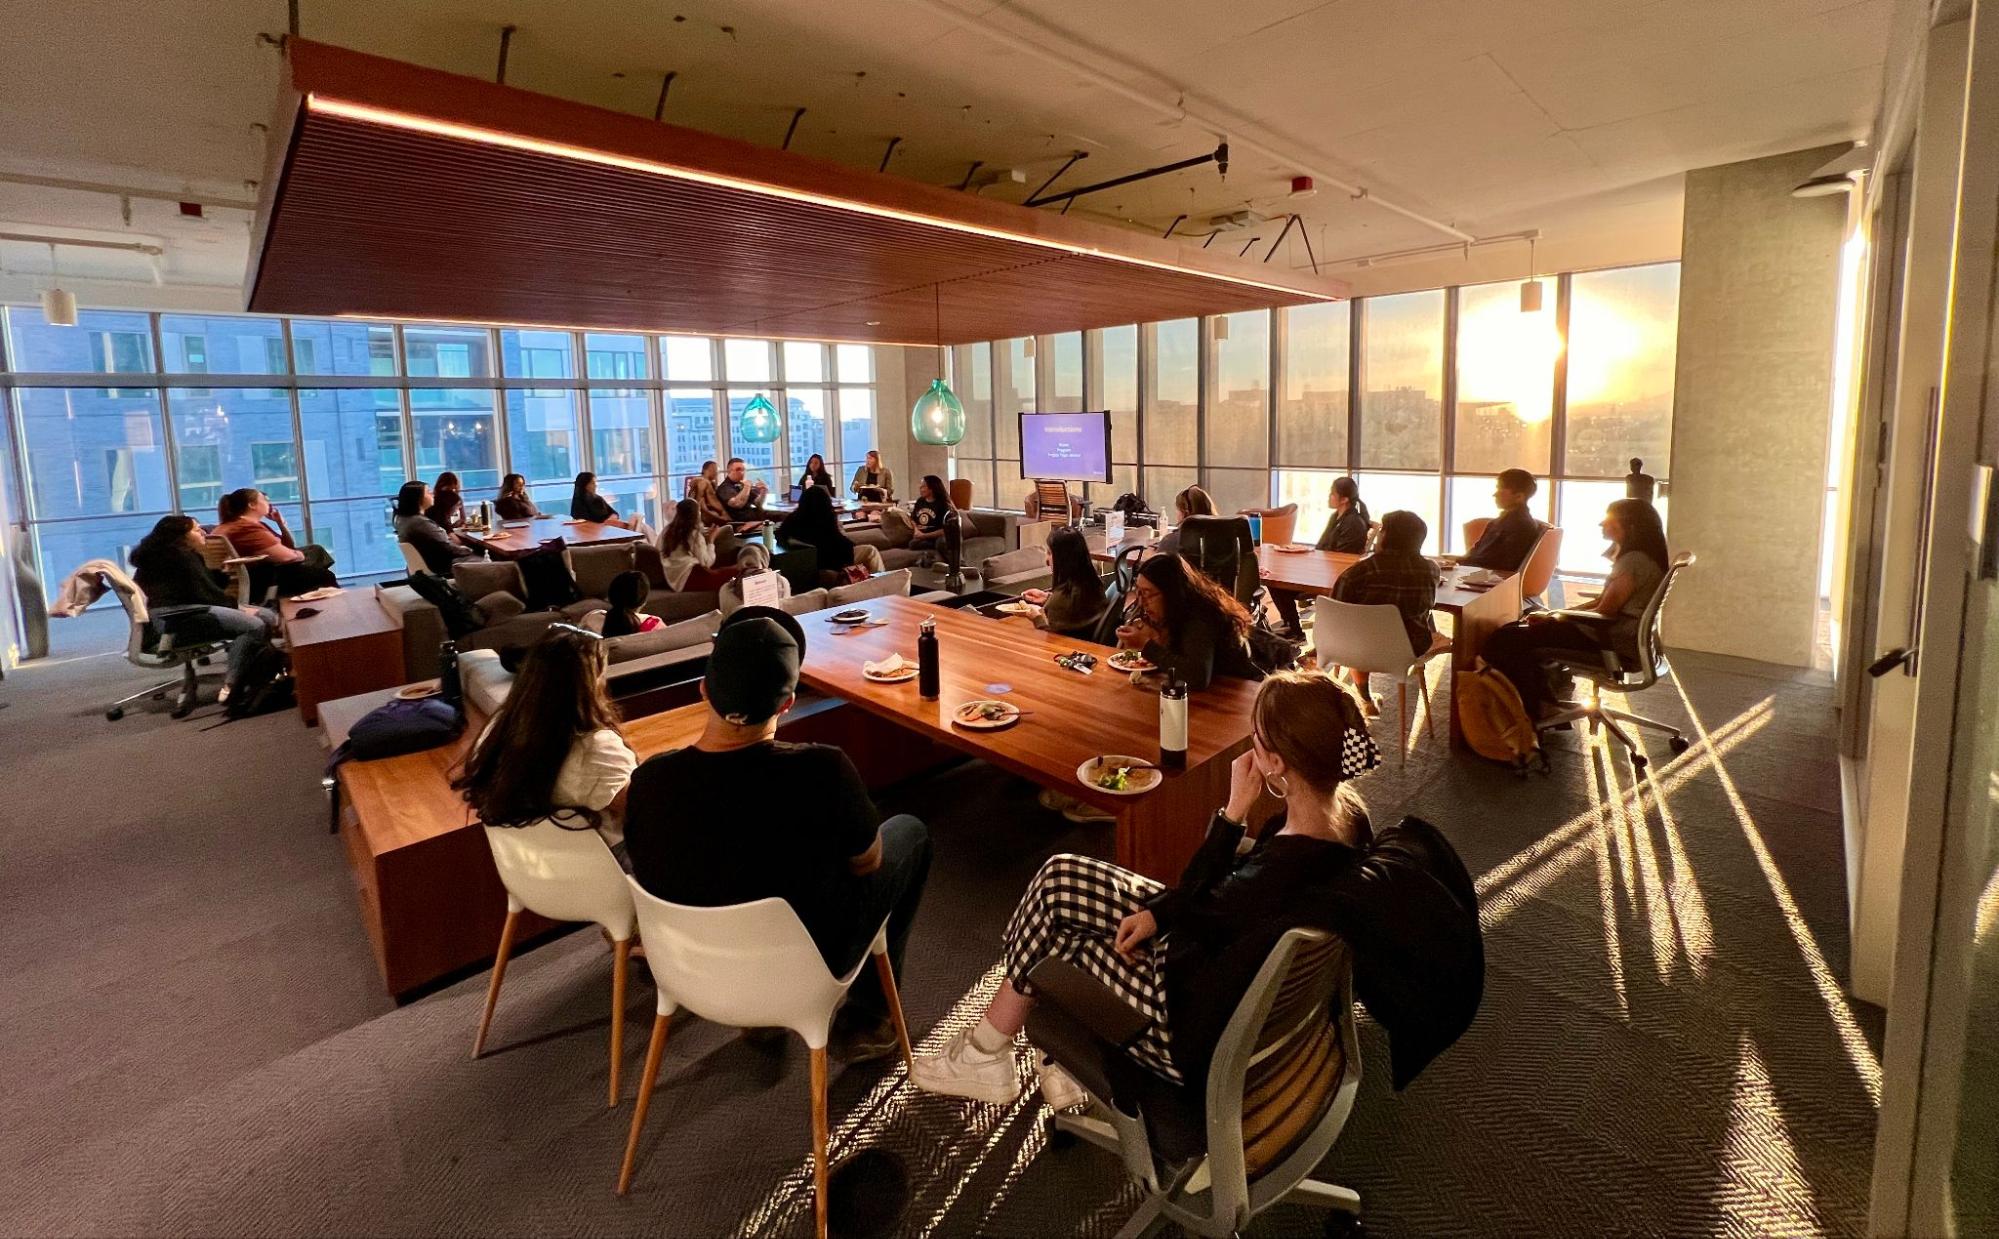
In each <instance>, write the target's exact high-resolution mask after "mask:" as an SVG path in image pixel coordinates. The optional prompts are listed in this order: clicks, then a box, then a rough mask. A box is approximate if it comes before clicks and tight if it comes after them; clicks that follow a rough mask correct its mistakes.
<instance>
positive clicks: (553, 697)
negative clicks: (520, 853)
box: [451, 624, 638, 846]
mask: <svg viewBox="0 0 1999 1239" xmlns="http://www.w3.org/2000/svg"><path fill="white" fill-rule="evenodd" d="M604 666H605V656H604V643H603V640H602V639H601V638H599V637H598V636H597V635H596V634H595V633H592V632H586V631H585V630H583V629H581V628H578V627H576V626H574V625H572V624H551V625H549V627H548V629H547V631H546V632H544V633H543V634H542V636H541V639H540V640H538V641H536V642H535V643H534V644H533V645H532V646H529V647H528V650H527V654H526V656H525V657H524V658H523V659H522V661H521V666H520V670H519V671H518V672H517V673H516V675H515V679H514V687H513V691H512V692H510V693H508V694H507V699H506V701H505V702H503V703H502V704H501V706H500V709H499V712H498V713H496V714H494V715H493V721H492V722H491V723H489V724H488V725H487V727H486V730H485V732H484V734H482V735H481V736H480V737H479V740H478V743H476V744H475V745H474V746H473V748H472V752H471V754H470V755H469V756H467V757H466V759H465V762H464V764H463V766H462V767H460V769H459V772H458V774H457V777H456V778H454V779H453V780H452V783H451V786H452V787H453V788H454V789H455V790H456V791H457V792H458V794H459V795H461V796H463V797H464V799H465V803H466V804H467V805H469V806H470V807H471V810H472V812H473V813H474V814H475V815H477V817H478V819H479V820H480V822H482V823H484V824H485V825H487V826H532V825H534V824H536V823H537V822H542V821H552V822H554V823H555V824H556V825H558V826H561V827H563V828H564V829H567V830H590V829H595V830H597V831H599V832H600V833H602V834H603V835H604V837H605V841H606V842H607V843H610V844H612V845H613V846H615V845H616V844H617V843H619V842H620V841H622V839H623V837H624V836H623V831H622V823H621V822H620V821H619V818H620V817H621V816H622V814H623V811H624V797H625V786H626V785H627V784H628V783H630V782H631V780H632V770H633V769H634V768H635V767H636V766H637V765H638V759H637V758H636V757H634V756H633V755H632V750H631V748H630V746H628V745H627V744H626V743H625V737H624V733H623V732H622V731H621V730H620V729H619V727H618V714H617V711H616V710H615V709H613V708H612V706H611V700H610V698H609V697H608V696H607V695H606V694H605V692H604Z"/></svg>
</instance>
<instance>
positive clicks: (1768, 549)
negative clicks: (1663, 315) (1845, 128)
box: [1665, 147, 1846, 667]
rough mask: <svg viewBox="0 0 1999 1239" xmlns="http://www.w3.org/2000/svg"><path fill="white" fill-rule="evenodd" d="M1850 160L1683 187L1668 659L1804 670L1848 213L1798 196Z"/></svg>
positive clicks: (1813, 612)
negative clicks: (1677, 559) (1683, 569)
mask: <svg viewBox="0 0 1999 1239" xmlns="http://www.w3.org/2000/svg"><path fill="white" fill-rule="evenodd" d="M1841 149H1843V148H1842V147H1824V148H1820V149H1817V150H1808V151H1794V152H1792V153H1790V154H1787V155H1774V156H1771V157H1769V158H1766V159H1752V160H1748V161H1745V162H1743V163H1734V164H1723V165H1721V166H1719V167H1713V168H1700V169H1696V170H1694V171H1692V172H1689V173H1687V194H1686V215H1685V222H1684V225H1683V228H1684V231H1683V239H1682V249H1681V257H1680V331H1679V359H1678V366H1677V371H1676V379H1675V388H1674V393H1675V394H1674V400H1673V473H1672V477H1673V501H1672V513H1671V517H1670V520H1671V526H1670V528H1669V529H1668V530H1667V535H1668V539H1669V541H1670V542H1671V543H1672V546H1673V549H1674V550H1676V551H1681V550H1685V551H1693V552H1695V553H1696V554H1698V555H1699V556H1700V562H1699V564H1698V565H1697V566H1696V567H1695V568H1694V570H1693V571H1692V572H1689V573H1688V574H1686V576H1685V577H1683V578H1682V580H1681V583H1680V585H1679V586H1678V587H1677V588H1676V589H1675V591H1674V595H1673V601H1672V605H1671V606H1670V607H1669V608H1668V609H1667V614H1666V629H1665V635H1666V641H1667V643H1668V644H1669V645H1673V646H1678V647H1681V648H1686V649H1696V650H1707V651H1711V652H1713V653H1718V654H1733V655H1737V656H1739V657H1743V658H1755V659H1761V660H1763V661H1765V662H1773V663H1782V664H1786V665H1790V666H1798V667H1806V666H1810V665H1811V661H1812V645H1813V640H1814V635H1815V628H1816V625H1817V615H1818V577H1819V539H1820V530H1821V526H1822V525H1823V523H1824V513H1825V479H1826V452H1827V450H1828V444H1827V433H1828V429H1829V423H1830V411H1831V401H1832V377H1833V376H1832V369H1833V344H1834V334H1835V327H1836V321H1837V316H1838V298H1839V248H1840V242H1841V238H1842V232H1843V229H1844V227H1845V221H1846V201H1845V199H1844V198H1840V197H1828V198H1803V199H1800V198H1793V197H1791V190H1792V189H1793V188H1794V187H1795V186H1797V185H1798V184H1799V183H1800V182H1802V181H1804V180H1805V179H1807V178H1808V177H1809V176H1810V175H1811V174H1812V172H1813V171H1814V170H1815V169H1816V168H1818V167H1819V166H1820V165H1822V164H1823V163H1825V162H1826V160H1828V159H1830V158H1832V157H1833V156H1834V155H1836V154H1838V153H1839V151H1840V150H1841Z"/></svg>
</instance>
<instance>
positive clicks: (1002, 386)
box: [993, 337, 1034, 457]
mask: <svg viewBox="0 0 1999 1239" xmlns="http://www.w3.org/2000/svg"><path fill="white" fill-rule="evenodd" d="M1033 408H1034V358H1032V357H1029V356H1028V355H1027V340H1026V339H1025V338H1024V337H1023V338H1021V339H1015V340H1001V341H999V342H997V343H995V344H994V345H993V442H994V444H995V448H994V453H995V455H997V456H1001V457H1005V456H1014V457H1018V456H1019V455H1020V414H1021V410H1023V409H1025V410H1028V411H1030V412H1031V411H1032V410H1033Z"/></svg>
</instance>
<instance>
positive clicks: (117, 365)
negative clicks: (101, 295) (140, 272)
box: [7, 305, 153, 374]
mask: <svg viewBox="0 0 1999 1239" xmlns="http://www.w3.org/2000/svg"><path fill="white" fill-rule="evenodd" d="M7 325H8V328H9V347H8V349H7V356H8V357H9V358H11V359H12V365H13V367H14V369H16V370H19V371H22V372H24V373H37V372H46V371H59V372H64V373H70V372H74V373H78V374H151V373H152V372H153V325H152V323H151V322H150V321H149V320H148V319H147V317H146V316H145V315H144V314H130V313H124V312H120V311H111V310H85V311H83V312H82V313H81V314H78V315H77V325H76V326H74V327H51V326H49V324H48V320H47V319H44V318H43V317H42V310H41V307H40V306H33V305H17V306H9V307H8V309H7Z"/></svg>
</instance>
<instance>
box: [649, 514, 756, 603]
mask: <svg viewBox="0 0 1999 1239" xmlns="http://www.w3.org/2000/svg"><path fill="white" fill-rule="evenodd" d="M730 532H731V531H730V528H729V526H727V525H710V524H707V523H706V522H705V521H703V520H702V514H701V505H700V503H698V502H696V501H695V500H693V499H682V500H681V501H680V502H679V503H676V504H674V505H673V519H672V520H670V521H668V522H667V523H666V528H665V530H663V531H662V532H661V533H660V535H659V553H660V555H661V556H662V557H663V558H664V560H665V564H666V583H667V584H668V585H669V586H671V587H673V588H674V589H676V590H680V591H683V592H689V593H699V592H701V591H704V590H711V589H720V588H722V586H723V585H724V584H726V583H727V582H729V581H732V580H734V579H735V578H736V577H737V576H738V575H739V574H740V573H741V572H742V569H741V568H738V567H736V566H735V565H733V564H731V565H730V566H728V567H726V568H721V567H717V566H716V564H717V561H718V560H719V559H720V558H721V555H720V552H719V550H718V549H717V545H716V544H717V543H719V542H720V541H721V540H722V539H723V538H726V537H728V536H729V534H730Z"/></svg>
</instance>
